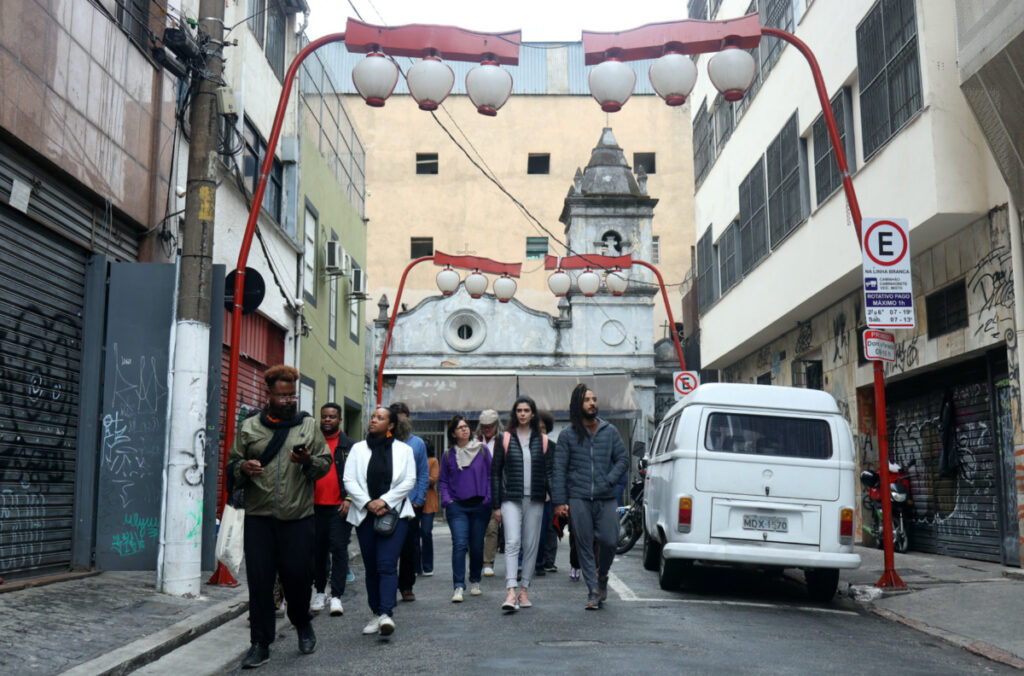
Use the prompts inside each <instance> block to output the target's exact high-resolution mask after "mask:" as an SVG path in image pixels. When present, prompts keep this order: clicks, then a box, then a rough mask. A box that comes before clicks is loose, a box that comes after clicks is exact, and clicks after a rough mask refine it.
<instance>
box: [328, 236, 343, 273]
mask: <svg viewBox="0 0 1024 676" xmlns="http://www.w3.org/2000/svg"><path fill="white" fill-rule="evenodd" d="M326 246H327V251H326V252H325V254H324V271H325V272H329V273H341V274H343V275H345V274H348V260H349V259H348V254H346V253H345V249H344V248H343V247H342V246H341V243H340V242H338V241H337V240H329V241H328V242H327V243H326Z"/></svg>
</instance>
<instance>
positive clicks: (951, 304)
mask: <svg viewBox="0 0 1024 676" xmlns="http://www.w3.org/2000/svg"><path fill="white" fill-rule="evenodd" d="M924 304H925V314H926V315H927V317H928V338H929V339H932V338H938V337H939V336H943V335H945V334H947V333H952V332H953V331H956V330H957V329H962V328H964V327H966V326H967V286H966V284H964V280H962V279H961V280H960V281H958V282H953V283H952V284H950V285H949V286H947V287H945V288H943V289H939V290H938V291H936V292H935V293H933V294H930V295H928V296H925V298H924Z"/></svg>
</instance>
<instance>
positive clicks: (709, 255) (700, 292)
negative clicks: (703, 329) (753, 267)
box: [697, 228, 718, 312]
mask: <svg viewBox="0 0 1024 676" xmlns="http://www.w3.org/2000/svg"><path fill="white" fill-rule="evenodd" d="M717 277H718V262H717V261H716V260H715V247H714V246H713V245H712V243H711V228H708V229H707V232H705V233H704V235H703V236H702V237H701V238H700V239H699V240H698V241H697V309H698V310H699V311H700V312H704V311H705V310H706V309H708V308H709V307H711V304H712V303H714V302H715V300H716V299H717V298H718V285H717V283H716V282H717V281H718V280H717Z"/></svg>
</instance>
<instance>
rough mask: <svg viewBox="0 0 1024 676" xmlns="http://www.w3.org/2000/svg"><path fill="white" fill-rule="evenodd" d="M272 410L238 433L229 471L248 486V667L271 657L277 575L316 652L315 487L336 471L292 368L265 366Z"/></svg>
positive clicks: (306, 645)
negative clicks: (302, 409)
mask: <svg viewBox="0 0 1024 676" xmlns="http://www.w3.org/2000/svg"><path fill="white" fill-rule="evenodd" d="M263 379H264V380H265V381H266V383H267V390H268V400H269V403H268V404H267V408H266V409H265V410H263V411H262V412H261V413H260V415H258V416H253V417H251V418H249V419H247V420H245V421H244V422H243V423H242V424H241V425H240V426H239V428H238V432H237V433H236V434H235V439H234V442H233V443H232V444H231V452H230V453H229V454H228V466H227V471H228V474H229V477H230V478H231V479H232V480H233V483H234V485H235V486H236V487H238V488H244V489H245V571H246V579H247V581H248V584H249V634H250V639H251V641H252V646H251V647H250V648H249V653H248V654H247V655H246V656H245V658H244V659H243V660H242V665H241V666H242V668H243V669H251V668H254V667H258V666H260V665H262V664H264V663H266V662H267V660H269V659H270V647H269V646H270V644H271V643H272V642H273V641H274V633H275V627H274V624H275V618H274V578H275V576H278V577H280V579H281V587H282V588H283V590H284V598H285V601H286V602H287V605H288V619H289V620H291V623H292V624H293V625H294V626H295V628H296V631H297V633H298V639H299V651H300V652H302V653H307V654H308V653H311V652H313V650H314V649H315V648H316V634H315V633H314V632H313V625H312V624H311V622H310V620H311V619H312V615H311V614H310V612H309V600H310V596H311V591H310V587H311V585H312V584H313V545H314V534H315V522H314V517H313V489H314V485H315V483H316V480H317V479H319V478H320V477H322V476H324V475H325V474H327V472H328V470H330V468H331V451H330V449H329V448H328V447H327V442H326V441H325V440H324V436H323V434H322V433H321V432H320V429H319V427H318V425H317V423H316V421H315V420H314V419H313V418H312V417H310V415H309V414H308V413H298V406H297V397H296V396H295V381H296V380H298V379H299V372H298V371H296V370H295V369H294V368H292V367H291V366H285V365H279V366H272V367H271V368H269V369H267V371H266V373H265V374H264V376H263Z"/></svg>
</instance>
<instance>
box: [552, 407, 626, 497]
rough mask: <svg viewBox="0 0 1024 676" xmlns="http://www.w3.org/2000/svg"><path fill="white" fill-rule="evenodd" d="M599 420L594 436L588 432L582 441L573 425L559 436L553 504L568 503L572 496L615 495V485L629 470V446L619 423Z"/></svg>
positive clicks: (556, 451)
mask: <svg viewBox="0 0 1024 676" xmlns="http://www.w3.org/2000/svg"><path fill="white" fill-rule="evenodd" d="M598 420H599V423H600V424H599V425H598V427H597V431H596V432H595V433H594V434H593V435H592V436H591V435H590V434H589V433H588V434H585V435H584V437H583V440H582V441H580V440H578V439H577V438H576V431H575V430H573V428H572V427H568V428H566V429H564V430H562V432H561V434H559V435H558V445H557V446H556V447H555V469H554V476H553V478H552V482H551V503H552V504H554V505H564V504H567V503H568V501H569V498H583V499H585V500H606V499H608V498H615V484H617V483H618V482H619V479H620V478H621V477H622V475H623V474H625V473H626V470H628V469H629V459H628V457H627V456H626V445H625V444H624V443H622V437H621V436H619V431H618V430H617V429H615V426H613V425H612V424H611V423H609V422H607V421H605V420H601V419H600V418H598Z"/></svg>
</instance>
